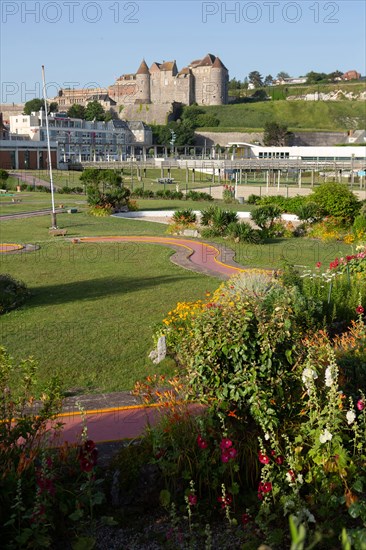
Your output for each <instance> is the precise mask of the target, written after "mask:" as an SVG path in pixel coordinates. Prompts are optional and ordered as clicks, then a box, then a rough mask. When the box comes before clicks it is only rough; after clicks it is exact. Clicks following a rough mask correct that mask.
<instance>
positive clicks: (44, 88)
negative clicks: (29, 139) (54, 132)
mask: <svg viewBox="0 0 366 550" xmlns="http://www.w3.org/2000/svg"><path fill="white" fill-rule="evenodd" d="M42 82H43V99H44V110H45V115H46V134H47V150H48V169H49V173H50V187H51V203H52V214H51V216H52V222H51V223H52V229H57V222H56V210H55V197H54V190H53V174H52V159H51V144H50V131H49V128H48V108H47V97H46V79H45V75H44V65H42Z"/></svg>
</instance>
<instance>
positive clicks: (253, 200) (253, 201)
mask: <svg viewBox="0 0 366 550" xmlns="http://www.w3.org/2000/svg"><path fill="white" fill-rule="evenodd" d="M260 200H261V197H260V196H259V195H249V197H248V204H258V203H259V201H260Z"/></svg>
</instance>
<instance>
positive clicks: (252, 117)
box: [201, 100, 366, 132]
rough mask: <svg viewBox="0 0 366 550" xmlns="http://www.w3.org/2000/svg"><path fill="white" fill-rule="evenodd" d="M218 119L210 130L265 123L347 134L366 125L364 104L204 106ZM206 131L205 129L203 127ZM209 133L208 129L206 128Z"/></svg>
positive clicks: (323, 102) (338, 102)
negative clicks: (215, 125) (270, 122)
mask: <svg viewBox="0 0 366 550" xmlns="http://www.w3.org/2000/svg"><path fill="white" fill-rule="evenodd" d="M203 109H204V111H205V112H206V113H209V114H211V115H214V116H215V117H216V118H218V119H219V121H220V123H219V126H217V127H216V128H210V130H211V131H217V132H222V131H225V130H227V129H231V130H234V129H236V130H241V131H244V130H250V129H253V130H254V129H261V128H263V127H264V125H265V123H266V122H269V121H276V122H279V123H281V124H286V125H287V126H288V127H289V129H290V130H304V131H306V130H317V131H347V130H351V129H354V130H363V129H364V128H365V126H366V104H365V102H363V101H332V102H330V101H326V102H325V101H286V100H282V101H281V100H279V101H264V102H258V103H241V104H234V105H221V106H215V107H203ZM201 129H203V128H201ZM204 129H205V130H208V128H204Z"/></svg>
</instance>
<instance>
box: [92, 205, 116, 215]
mask: <svg viewBox="0 0 366 550" xmlns="http://www.w3.org/2000/svg"><path fill="white" fill-rule="evenodd" d="M88 214H90V215H91V216H96V217H97V218H106V217H107V216H110V215H111V214H113V208H112V207H111V206H99V205H98V204H97V205H95V206H90V207H89V209H88Z"/></svg>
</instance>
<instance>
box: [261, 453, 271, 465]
mask: <svg viewBox="0 0 366 550" xmlns="http://www.w3.org/2000/svg"><path fill="white" fill-rule="evenodd" d="M258 459H259V462H261V463H262V464H268V463H269V458H268V456H267V455H265V454H263V453H262V452H261V451H259V453H258Z"/></svg>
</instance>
